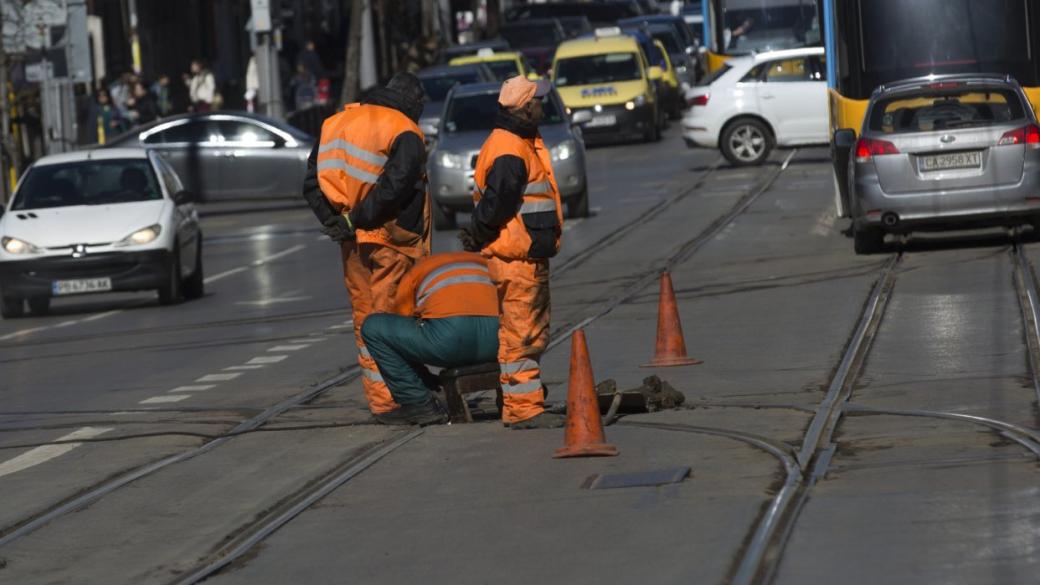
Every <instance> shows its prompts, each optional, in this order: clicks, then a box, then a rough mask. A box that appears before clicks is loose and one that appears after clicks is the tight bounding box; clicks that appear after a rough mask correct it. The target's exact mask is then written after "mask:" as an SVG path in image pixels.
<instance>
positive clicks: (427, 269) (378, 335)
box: [361, 252, 498, 425]
mask: <svg viewBox="0 0 1040 585" xmlns="http://www.w3.org/2000/svg"><path fill="white" fill-rule="evenodd" d="M394 313H395V314H392V315H391V314H376V315H369V316H368V319H366V320H365V325H364V326H363V327H362V328H361V337H362V339H363V340H364V342H365V347H367V348H368V351H369V352H370V353H371V354H372V358H373V359H374V360H375V361H376V364H378V365H379V372H380V373H381V374H382V375H383V380H384V381H385V382H386V385H387V386H388V387H389V388H390V394H391V395H393V398H394V401H395V402H397V403H398V404H400V405H401V407H400V408H398V409H397V410H395V411H393V412H390V413H388V414H385V415H383V416H381V417H379V419H378V420H379V421H380V422H382V423H384V424H418V425H428V424H440V423H446V422H448V415H447V413H446V412H445V411H444V408H443V407H442V406H441V405H440V403H439V402H438V401H437V400H436V399H435V398H434V396H433V392H434V391H435V390H436V387H435V386H434V385H435V384H436V380H431V378H432V375H431V374H430V373H429V371H428V370H427V369H426V365H432V366H439V367H444V368H455V367H459V366H469V365H473V364H480V363H486V362H493V361H495V357H496V355H497V353H498V292H497V291H496V289H495V285H494V284H493V283H492V282H491V276H490V274H489V273H488V265H487V261H485V260H484V259H483V258H482V257H480V255H479V254H472V253H469V252H453V253H446V254H434V255H433V256H429V257H427V258H425V259H423V260H420V261H419V263H418V264H416V265H415V267H414V268H412V269H411V271H409V272H408V274H407V275H406V276H405V277H404V280H403V281H401V285H400V286H399V287H398V289H397V304H396V307H395V309H394Z"/></svg>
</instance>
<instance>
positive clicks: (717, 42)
mask: <svg viewBox="0 0 1040 585" xmlns="http://www.w3.org/2000/svg"><path fill="white" fill-rule="evenodd" d="M701 1H702V2H703V6H702V11H703V13H704V47H705V48H706V50H707V55H706V56H707V63H706V65H705V68H706V69H707V71H708V73H709V74H711V73H715V72H716V71H718V70H719V69H720V68H721V67H722V65H723V63H725V62H726V60H727V59H729V58H730V57H733V56H737V55H748V54H751V53H762V52H764V51H776V50H780V49H797V48H800V47H810V46H814V45H819V44H820V43H821V41H822V37H821V33H820V18H819V15H820V4H819V3H820V0H701Z"/></svg>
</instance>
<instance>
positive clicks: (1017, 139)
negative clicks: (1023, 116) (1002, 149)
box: [997, 124, 1040, 148]
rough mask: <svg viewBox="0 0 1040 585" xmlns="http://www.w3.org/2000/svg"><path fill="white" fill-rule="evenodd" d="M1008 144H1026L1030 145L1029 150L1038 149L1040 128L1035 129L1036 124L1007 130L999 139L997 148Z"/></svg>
mask: <svg viewBox="0 0 1040 585" xmlns="http://www.w3.org/2000/svg"><path fill="white" fill-rule="evenodd" d="M1009 144H1028V145H1031V146H1030V148H1040V128H1037V127H1036V124H1029V125H1028V126H1023V127H1022V128H1015V129H1014V130H1008V131H1007V132H1005V133H1004V135H1003V136H1001V137H1000V140H999V141H998V142H997V146H1007V145H1009Z"/></svg>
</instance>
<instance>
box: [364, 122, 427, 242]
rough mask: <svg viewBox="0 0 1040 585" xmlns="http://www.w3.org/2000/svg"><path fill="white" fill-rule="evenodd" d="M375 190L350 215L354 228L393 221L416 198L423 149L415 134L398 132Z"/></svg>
mask: <svg viewBox="0 0 1040 585" xmlns="http://www.w3.org/2000/svg"><path fill="white" fill-rule="evenodd" d="M387 159H388V160H387V161H386V165H384V166H383V174H382V175H380V176H379V181H378V182H377V183H376V186H375V187H374V188H373V189H372V191H370V192H369V194H368V196H366V197H365V199H364V200H363V201H362V202H361V204H360V205H358V206H357V207H356V208H354V209H352V210H351V211H350V221H351V222H352V223H353V224H354V227H356V228H361V229H365V230H370V229H375V228H377V227H379V226H381V225H383V224H384V223H386V222H388V221H390V220H391V219H394V218H396V217H397V216H398V214H399V213H401V209H403V208H404V207H405V206H406V205H408V204H409V203H410V202H411V201H412V200H413V199H414V198H415V196H416V193H417V190H416V188H415V187H416V184H418V182H419V179H420V177H422V172H423V169H424V168H425V167H426V145H425V144H423V141H422V138H419V135H418V134H416V133H415V132H402V133H401V134H400V135H399V136H398V137H397V139H396V140H394V143H393V144H392V145H391V146H390V156H388V157H387Z"/></svg>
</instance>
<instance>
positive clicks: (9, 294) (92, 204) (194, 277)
mask: <svg viewBox="0 0 1040 585" xmlns="http://www.w3.org/2000/svg"><path fill="white" fill-rule="evenodd" d="M203 288H204V287H203V276H202V231H201V230H200V228H199V216H198V212H197V211H196V209H195V204H194V196H193V195H192V194H191V193H189V192H187V191H185V190H184V187H183V185H182V184H181V181H180V178H178V177H177V174H176V173H175V172H174V171H173V169H172V168H171V167H170V165H169V164H167V163H166V162H165V161H163V160H162V158H161V157H159V156H158V155H156V154H154V153H152V152H149V151H146V150H144V149H139V148H138V149H99V150H88V151H80V152H73V153H67V154H60V155H53V156H48V157H44V158H42V159H40V160H38V161H37V162H35V163H34V164H33V165H32V166H31V167H29V169H28V170H27V171H26V172H25V174H24V176H23V177H22V179H21V181H19V183H18V188H17V190H16V191H15V193H14V197H13V198H12V199H11V201H10V203H9V204H8V205H7V208H6V209H4V210H3V214H2V216H0V299H2V303H0V309H2V314H3V316H4V317H18V316H20V315H22V314H23V312H24V310H25V304H26V301H28V305H29V308H30V309H31V310H32V312H33V313H38V314H40V313H46V312H47V310H48V309H49V307H50V302H51V299H52V298H53V297H58V296H65V295H74V294H84V293H96V292H105V291H135V290H147V289H158V291H159V301H160V302H161V303H163V304H169V303H173V302H177V301H179V300H180V299H182V298H185V297H186V298H197V297H201V296H202V295H203Z"/></svg>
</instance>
